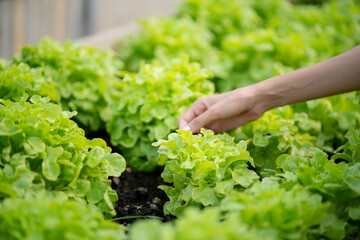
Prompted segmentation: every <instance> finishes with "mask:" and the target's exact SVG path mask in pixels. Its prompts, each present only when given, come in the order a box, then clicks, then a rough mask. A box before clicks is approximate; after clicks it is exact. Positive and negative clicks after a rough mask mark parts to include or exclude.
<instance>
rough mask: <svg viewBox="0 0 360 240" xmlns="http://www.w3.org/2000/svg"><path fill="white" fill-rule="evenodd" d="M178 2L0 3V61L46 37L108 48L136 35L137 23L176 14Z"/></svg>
mask: <svg viewBox="0 0 360 240" xmlns="http://www.w3.org/2000/svg"><path fill="white" fill-rule="evenodd" d="M178 2H179V0H0V57H1V58H6V59H10V58H11V56H12V55H13V54H14V53H16V52H17V51H18V49H19V47H21V46H22V45H24V44H35V43H36V42H38V41H39V40H40V39H41V38H43V37H44V36H51V37H52V38H54V39H56V40H58V41H61V42H63V41H64V40H65V39H74V40H76V41H77V42H78V43H80V44H90V45H95V46H98V47H108V46H111V45H112V43H113V42H114V41H116V40H119V38H121V37H124V36H126V35H129V34H131V33H132V32H134V31H136V24H135V23H134V21H135V20H136V19H138V18H140V17H141V18H146V17H150V16H156V15H169V14H172V13H174V12H175V8H176V5H177V3H178Z"/></svg>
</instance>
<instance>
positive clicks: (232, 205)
mask: <svg viewBox="0 0 360 240" xmlns="http://www.w3.org/2000/svg"><path fill="white" fill-rule="evenodd" d="M328 207H329V204H328V203H322V199H321V197H320V196H319V195H317V194H311V193H309V192H307V191H306V190H305V189H304V188H302V187H301V186H297V187H295V188H292V189H291V190H285V189H284V188H282V187H281V186H280V185H279V184H278V183H277V182H276V181H273V180H271V179H266V180H263V181H262V182H261V183H254V184H253V185H252V186H251V187H250V188H249V189H246V190H245V191H244V192H239V191H233V192H232V193H231V194H229V195H228V196H227V197H226V198H225V199H223V200H222V201H221V205H220V206H217V207H208V208H205V209H203V210H199V209H194V208H188V209H186V210H185V211H184V214H183V215H182V216H181V217H180V218H178V219H177V220H175V221H174V222H173V223H165V224H161V222H160V221H147V222H145V221H140V222H136V223H135V224H133V225H132V227H131V229H130V233H129V236H130V239H132V240H137V239H179V240H180V239H244V240H245V239H319V238H321V237H322V236H327V234H328V233H329V232H326V230H327V229H326V228H325V227H326V226H327V221H328V220H329V219H332V220H334V221H336V217H334V216H333V215H328V214H327V212H326V211H327V209H328ZM224 213H225V215H224ZM336 223H337V224H341V225H343V226H344V223H343V222H341V221H338V222H336ZM329 239H338V238H336V236H331V235H330V236H329Z"/></svg>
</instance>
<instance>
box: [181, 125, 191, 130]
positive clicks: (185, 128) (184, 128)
mask: <svg viewBox="0 0 360 240" xmlns="http://www.w3.org/2000/svg"><path fill="white" fill-rule="evenodd" d="M181 130H185V131H189V130H190V127H189V126H188V125H186V126H185V127H183V128H181Z"/></svg>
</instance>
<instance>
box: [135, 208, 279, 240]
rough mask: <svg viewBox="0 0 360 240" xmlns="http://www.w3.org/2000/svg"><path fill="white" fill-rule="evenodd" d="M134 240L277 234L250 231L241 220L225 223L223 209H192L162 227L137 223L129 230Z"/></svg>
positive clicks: (266, 238) (246, 239)
mask: <svg viewBox="0 0 360 240" xmlns="http://www.w3.org/2000/svg"><path fill="white" fill-rule="evenodd" d="M129 239H130V240H188V239H196V240H209V239H211V240H229V239H233V240H253V239H263V240H276V239H279V237H278V235H276V232H274V231H272V230H270V231H269V230H262V229H254V228H251V229H250V228H249V227H248V226H247V225H246V224H244V223H243V222H241V219H239V218H232V219H223V214H222V212H221V209H220V208H219V207H208V208H205V209H203V210H200V209H197V208H194V207H190V208H189V209H187V210H186V211H185V212H184V215H182V216H181V218H178V219H176V220H174V221H173V222H167V223H162V222H160V221H158V220H151V221H137V222H135V223H134V224H132V225H131V228H130V230H129Z"/></svg>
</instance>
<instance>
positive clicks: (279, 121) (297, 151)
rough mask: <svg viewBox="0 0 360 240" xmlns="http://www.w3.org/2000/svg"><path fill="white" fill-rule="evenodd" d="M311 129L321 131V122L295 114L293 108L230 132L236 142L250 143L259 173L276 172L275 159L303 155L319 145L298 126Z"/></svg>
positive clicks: (279, 109) (250, 150) (249, 148)
mask: <svg viewBox="0 0 360 240" xmlns="http://www.w3.org/2000/svg"><path fill="white" fill-rule="evenodd" d="M298 122H301V123H303V124H304V125H306V126H307V128H308V130H309V131H310V130H313V129H314V131H316V132H318V131H319V130H320V127H321V125H320V123H318V122H313V121H311V119H308V118H307V115H306V114H299V113H295V112H294V111H293V110H292V108H291V107H289V106H286V107H281V108H277V109H274V110H271V111H269V112H266V113H265V114H264V115H263V116H261V117H260V118H259V119H258V120H256V121H253V122H250V123H248V124H246V125H244V126H242V127H240V128H237V129H235V130H234V131H232V132H231V135H232V136H234V137H235V139H236V140H237V141H239V140H248V139H250V140H251V141H250V142H249V144H248V151H249V152H250V155H251V156H252V157H253V158H254V161H255V165H256V170H257V171H258V172H261V171H263V170H266V169H272V170H277V166H276V158H277V157H279V156H280V155H282V154H284V153H288V154H292V155H300V156H304V155H307V154H308V151H309V149H310V148H311V147H313V146H316V138H315V137H314V136H312V135H311V134H309V133H308V132H301V131H300V128H299V127H298V126H297V123H298Z"/></svg>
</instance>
